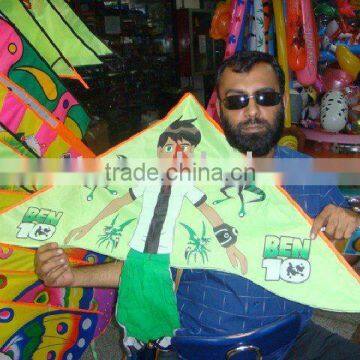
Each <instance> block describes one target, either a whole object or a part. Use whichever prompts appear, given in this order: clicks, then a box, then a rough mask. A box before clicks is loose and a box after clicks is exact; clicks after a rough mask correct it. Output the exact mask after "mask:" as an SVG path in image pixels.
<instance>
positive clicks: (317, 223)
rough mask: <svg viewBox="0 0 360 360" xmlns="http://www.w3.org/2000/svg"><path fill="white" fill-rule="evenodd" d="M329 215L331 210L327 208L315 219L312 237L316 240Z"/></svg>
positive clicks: (311, 232)
mask: <svg viewBox="0 0 360 360" xmlns="http://www.w3.org/2000/svg"><path fill="white" fill-rule="evenodd" d="M328 216H329V210H327V208H325V209H324V210H323V211H322V212H321V213H320V214H319V215H318V216H317V217H316V218H315V220H314V222H313V225H312V227H311V231H310V239H311V240H315V238H316V235H317V234H318V232H319V231H320V230H321V228H322V227H323V226H324V225H326V223H327V220H328Z"/></svg>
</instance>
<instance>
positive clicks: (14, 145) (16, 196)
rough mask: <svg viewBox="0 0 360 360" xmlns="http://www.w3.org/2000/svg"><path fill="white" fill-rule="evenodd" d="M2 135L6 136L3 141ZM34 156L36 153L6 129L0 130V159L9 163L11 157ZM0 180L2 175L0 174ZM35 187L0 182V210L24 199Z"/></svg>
mask: <svg viewBox="0 0 360 360" xmlns="http://www.w3.org/2000/svg"><path fill="white" fill-rule="evenodd" d="M4 137H5V138H6V140H5V141H3V139H4ZM24 158H36V155H35V154H34V153H33V152H31V150H30V149H27V148H26V146H25V145H23V144H22V143H21V142H19V141H17V140H16V139H14V138H13V137H12V136H11V134H9V133H8V132H6V131H0V159H5V160H6V161H8V165H9V166H11V165H13V164H10V162H11V160H12V159H24ZM0 180H2V176H1V175H0ZM4 180H5V179H4ZM33 192H35V189H28V188H26V187H25V186H23V187H20V186H15V185H8V184H6V183H5V181H1V183H0V210H1V209H4V208H7V207H9V206H12V205H15V204H17V203H19V202H20V201H21V200H24V199H25V198H26V197H27V196H29V194H30V193H33Z"/></svg>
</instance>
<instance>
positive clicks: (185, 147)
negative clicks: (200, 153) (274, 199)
mask: <svg viewBox="0 0 360 360" xmlns="http://www.w3.org/2000/svg"><path fill="white" fill-rule="evenodd" d="M194 150H195V146H194V145H191V143H190V142H189V141H187V140H184V139H182V140H178V141H175V140H173V139H171V138H168V139H167V141H166V143H165V145H164V146H162V147H160V146H159V147H158V148H157V156H158V158H159V160H160V167H161V169H162V170H163V171H167V170H168V169H170V168H174V167H176V168H177V167H178V165H179V161H178V159H181V162H182V165H183V167H188V166H189V163H188V159H189V158H191V155H192V154H193V152H194Z"/></svg>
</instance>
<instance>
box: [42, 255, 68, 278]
mask: <svg viewBox="0 0 360 360" xmlns="http://www.w3.org/2000/svg"><path fill="white" fill-rule="evenodd" d="M68 263H69V262H68V260H67V258H66V256H63V255H61V256H56V257H54V258H51V259H50V260H48V261H46V262H45V263H44V264H43V265H42V266H41V267H40V269H39V273H40V274H39V275H41V276H42V277H46V276H47V275H48V274H50V273H51V272H52V271H53V270H54V269H56V268H57V267H59V266H62V265H65V264H68Z"/></svg>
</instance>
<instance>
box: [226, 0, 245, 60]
mask: <svg viewBox="0 0 360 360" xmlns="http://www.w3.org/2000/svg"><path fill="white" fill-rule="evenodd" d="M247 2H248V1H246V0H244V1H238V0H232V1H231V9H232V12H231V22H230V34H229V38H228V44H227V46H226V51H225V58H228V57H229V56H231V55H233V54H234V53H235V51H236V49H238V48H239V46H238V45H239V44H238V43H239V42H240V43H242V42H243V39H241V38H240V33H241V32H243V28H244V27H245V19H246V10H247Z"/></svg>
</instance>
